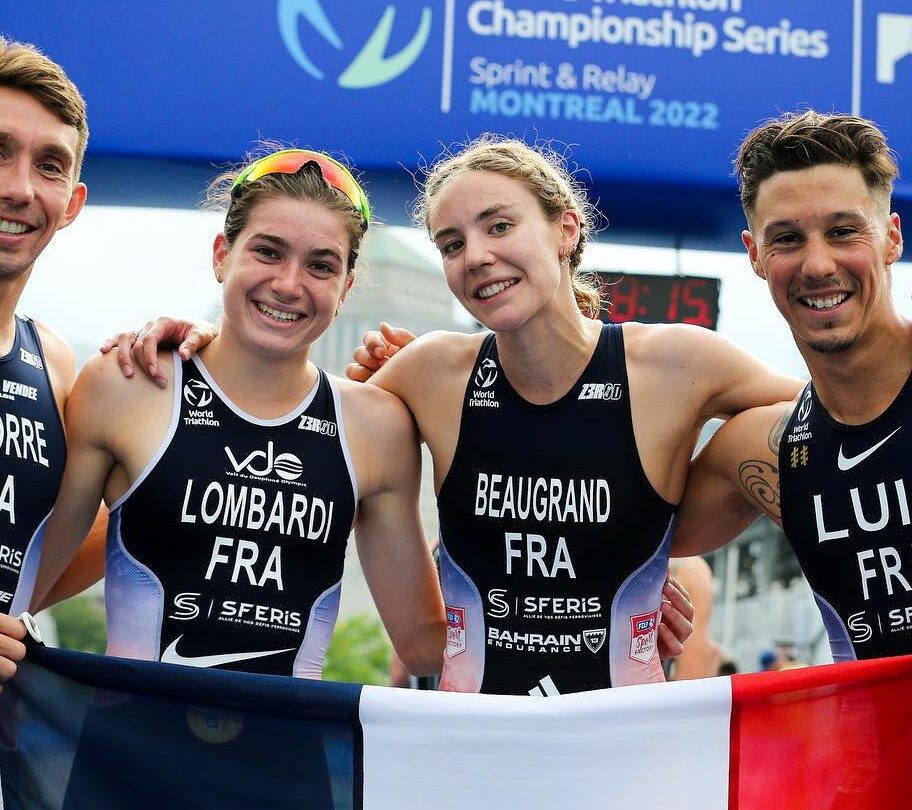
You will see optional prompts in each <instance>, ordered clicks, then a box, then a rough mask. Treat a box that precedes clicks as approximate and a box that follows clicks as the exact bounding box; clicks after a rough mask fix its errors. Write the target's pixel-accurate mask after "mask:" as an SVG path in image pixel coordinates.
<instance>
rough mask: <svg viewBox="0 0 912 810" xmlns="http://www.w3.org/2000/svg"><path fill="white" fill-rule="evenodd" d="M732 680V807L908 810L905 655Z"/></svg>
mask: <svg viewBox="0 0 912 810" xmlns="http://www.w3.org/2000/svg"><path fill="white" fill-rule="evenodd" d="M731 680H732V714H731V748H730V751H731V758H730V761H729V769H730V770H729V810H755V808H756V810H761V808H762V810H879V809H880V808H883V810H901V808H909V807H912V656H902V657H898V658H881V659H877V660H872V661H857V662H851V663H846V664H834V665H831V666H822V667H809V668H806V669H796V670H788V671H785V672H771V673H757V674H753V675H735V676H732V679H731Z"/></svg>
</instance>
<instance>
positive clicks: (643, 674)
mask: <svg viewBox="0 0 912 810" xmlns="http://www.w3.org/2000/svg"><path fill="white" fill-rule="evenodd" d="M438 508H439V511H440V533H441V544H440V569H441V582H442V586H443V593H444V599H445V602H446V611H447V646H446V653H445V658H444V669H443V677H442V680H441V689H449V690H453V691H463V692H487V693H495V694H519V695H527V694H531V695H552V694H558V693H567V692H578V691H582V690H586V689H599V688H602V687H607V686H619V685H624V684H632V683H644V682H650V681H661V680H663V677H664V676H663V673H662V667H661V664H660V662H659V656H658V652H657V644H656V641H657V628H658V623H659V621H660V614H659V607H660V604H661V598H662V596H661V594H662V586H663V584H664V581H665V576H666V572H667V568H668V551H669V547H670V543H671V528H672V524H673V514H674V507H673V506H672V505H671V504H669V503H667V502H666V501H664V500H663V499H662V498H661V497H660V496H659V495H658V494H657V493H656V492H655V490H654V489H653V487H652V485H651V484H650V483H649V481H648V480H647V478H646V475H645V473H644V471H643V467H642V464H641V462H640V458H639V454H638V452H637V448H636V442H635V439H634V433H633V422H632V418H631V413H630V397H629V385H628V380H627V369H626V362H625V356H624V340H623V333H622V329H621V327H620V326H616V325H611V324H606V325H605V326H604V327H603V329H602V333H601V336H600V339H599V341H598V344H597V346H596V349H595V352H594V354H593V356H592V359H591V360H590V362H589V365H588V366H587V368H586V369H585V371H584V372H583V374H582V375H581V376H580V378H579V380H578V381H577V382H576V384H574V385H573V386H572V388H571V389H570V390H569V391H568V392H567V394H566V395H565V396H563V397H561V398H560V399H559V400H557V401H556V402H553V403H551V404H548V405H533V404H531V403H529V402H528V401H526V400H524V399H523V398H522V397H521V396H520V395H519V394H518V393H517V392H516V391H515V390H514V389H513V387H512V386H511V385H510V383H509V381H508V380H507V377H506V375H505V373H504V371H503V369H502V368H501V366H500V363H499V359H498V354H497V343H496V340H495V337H494V335H488V336H487V337H486V338H485V340H484V342H483V344H482V346H481V350H480V352H479V354H478V357H477V359H476V361H475V365H474V367H473V369H472V372H471V375H470V377H469V381H468V385H467V388H466V392H465V397H464V400H463V407H462V417H461V424H460V428H459V439H458V443H457V447H456V452H455V456H454V459H453V463H452V466H451V468H450V470H449V473H448V474H447V477H446V480H445V481H444V483H443V486H442V487H441V490H440V495H439V497H438Z"/></svg>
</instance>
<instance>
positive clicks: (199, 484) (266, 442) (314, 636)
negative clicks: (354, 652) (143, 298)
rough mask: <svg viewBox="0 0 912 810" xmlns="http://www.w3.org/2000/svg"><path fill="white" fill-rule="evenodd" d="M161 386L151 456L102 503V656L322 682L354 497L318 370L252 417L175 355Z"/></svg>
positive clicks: (339, 428)
mask: <svg viewBox="0 0 912 810" xmlns="http://www.w3.org/2000/svg"><path fill="white" fill-rule="evenodd" d="M173 391H174V401H173V408H172V413H171V420H170V424H169V426H168V430H167V433H166V435H165V437H164V439H163V440H162V443H161V445H160V447H159V449H158V451H157V452H156V453H155V455H154V457H153V458H152V459H151V460H150V461H149V463H148V465H147V467H146V469H145V470H143V472H142V473H141V474H140V475H139V476H138V478H137V479H136V481H134V482H133V484H132V486H131V487H130V489H129V490H128V491H127V492H126V493H125V494H124V495H123V497H121V498H120V499H119V500H118V501H117V502H116V503H114V504H112V505H111V511H110V517H109V519H108V538H107V551H106V561H105V577H106V579H105V604H106V610H107V621H108V648H107V653H108V655H116V656H121V657H124V658H139V659H146V660H161V661H165V662H170V663H180V664H189V665H192V666H200V667H222V668H227V669H233V670H241V671H246V672H259V673H267V674H273V675H295V676H298V677H309V678H320V677H321V676H322V666H323V658H324V655H325V652H326V647H327V645H328V643H329V639H330V636H331V635H332V631H333V627H334V625H335V621H336V616H337V613H338V608H339V597H340V593H341V587H342V585H341V580H342V568H343V561H344V556H345V547H346V543H347V540H348V536H349V534H350V532H351V528H352V523H353V520H354V513H355V503H356V502H357V491H356V482H355V476H354V470H353V468H352V462H351V458H350V456H349V452H348V446H347V443H346V439H345V428H344V425H343V423H342V413H341V406H340V400H339V392H338V388H337V387H336V385H335V383H334V382H333V381H332V379H331V378H330V377H328V376H327V375H326V374H325V373H324V372H323V371H322V370H321V371H320V372H319V377H318V380H317V383H316V385H314V387H313V389H312V390H311V391H310V392H309V393H308V395H307V396H306V398H305V399H304V401H302V402H301V403H300V404H299V405H298V406H297V407H296V408H295V409H294V410H292V411H291V412H290V413H288V414H286V415H284V416H281V417H278V418H275V419H258V418H256V417H253V416H251V415H250V414H247V413H245V412H244V411H242V410H241V409H240V408H239V407H237V406H236V405H235V404H234V403H233V402H231V400H230V399H228V397H227V396H226V395H225V394H224V393H223V392H222V391H221V389H220V388H219V385H218V383H217V382H216V381H215V380H214V379H213V378H212V376H211V375H210V374H209V372H208V370H207V369H206V367H205V365H204V363H203V362H202V360H200V359H199V358H196V357H194V358H192V359H191V360H188V361H186V362H181V361H180V359H179V358H178V357H177V355H176V354H175V360H174V388H173Z"/></svg>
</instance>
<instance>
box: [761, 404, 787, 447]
mask: <svg viewBox="0 0 912 810" xmlns="http://www.w3.org/2000/svg"><path fill="white" fill-rule="evenodd" d="M791 415H792V412H791V410H790V409H788V408H786V409H785V410H784V411H783V412H782V416H781V417H779V419H777V420H776V422H775V424H774V425H773V426H772V428H770V432H769V436H768V437H767V444H769V449H770V451H771V452H772V453H773V455H774V456H778V455H779V444H780V443H781V442H782V436H783V435H784V434H785V427H786V425H788V421H789V417H790V416H791Z"/></svg>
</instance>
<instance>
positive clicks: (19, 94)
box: [0, 37, 101, 681]
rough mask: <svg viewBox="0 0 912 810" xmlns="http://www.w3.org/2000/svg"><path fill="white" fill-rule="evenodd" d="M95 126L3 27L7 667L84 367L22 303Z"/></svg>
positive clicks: (2, 444)
mask: <svg viewBox="0 0 912 810" xmlns="http://www.w3.org/2000/svg"><path fill="white" fill-rule="evenodd" d="M88 134H89V132H88V124H87V120H86V107H85V101H84V100H83V98H82V96H81V95H80V93H79V90H78V89H77V88H76V86H75V85H74V84H73V82H72V81H70V79H69V78H68V77H67V75H66V73H65V72H64V70H63V68H61V67H60V66H59V65H57V64H56V63H54V62H53V61H51V60H50V59H48V58H47V57H46V56H44V54H42V53H40V52H39V51H38V50H37V49H36V48H34V47H33V46H31V45H26V44H22V43H18V42H11V41H9V40H6V39H4V38H2V37H0V386H2V388H0V399H2V402H0V409H2V414H0V419H2V423H0V427H2V434H0V630H2V631H3V632H4V633H8V634H9V635H8V636H7V635H0V676H3V675H8V674H10V673H9V669H10V667H12V668H13V669H14V668H15V667H14V665H13V664H12V663H11V661H10V660H7V659H12V661H15V660H20V659H21V658H22V655H23V654H24V648H23V647H22V645H21V644H20V643H19V642H18V641H16V640H15V639H18V638H22V637H23V632H24V631H23V627H22V624H21V622H19V621H17V620H13V619H11V618H10V617H8V616H6V615H2V614H5V613H6V612H7V611H8V610H9V609H10V604H11V601H12V595H13V593H14V592H15V590H16V585H17V583H18V581H19V578H20V575H21V573H22V566H23V561H24V558H25V550H26V547H27V545H28V543H29V540H30V539H31V537H32V535H33V534H34V532H35V530H36V529H37V528H38V526H39V525H40V524H41V522H42V521H43V520H44V518H45V516H46V515H47V514H48V512H50V510H51V507H52V505H53V503H54V500H55V498H56V496H57V490H58V488H59V485H60V479H61V475H62V473H63V467H64V462H65V459H66V439H65V435H64V429H63V420H62V416H63V412H64V404H65V402H66V397H67V395H68V394H69V392H70V389H71V388H72V386H73V381H74V379H75V374H76V361H75V356H74V354H73V350H72V348H71V347H70V346H69V345H68V344H67V343H66V342H65V341H64V340H63V339H62V338H61V337H59V336H58V335H57V334H55V333H54V332H52V331H51V330H50V329H49V328H48V327H47V326H45V325H44V324H42V323H40V322H38V321H35V320H33V319H31V318H24V317H19V316H17V315H16V314H15V309H16V305H17V304H18V302H19V297H20V295H21V294H22V290H23V288H24V287H25V285H26V283H27V282H28V280H29V277H30V275H31V273H32V269H33V268H34V266H35V261H36V260H37V259H38V256H39V255H40V254H41V252H42V251H43V250H44V248H45V247H47V245H48V243H49V242H50V241H51V239H52V238H53V236H54V234H55V233H57V231H58V230H60V229H61V228H65V227H66V226H67V225H69V224H70V223H71V222H72V221H73V220H74V219H75V218H76V217H77V216H78V214H79V212H80V211H81V210H82V208H83V206H84V205H85V200H86V187H85V184H84V183H81V182H79V175H80V170H81V167H82V159H83V156H84V154H85V149H86V142H87V140H88ZM99 528H100V527H99V526H98V525H96V529H95V530H94V531H93V540H94V544H95V546H94V547H95V549H96V551H95V552H94V553H95V555H96V556H97V550H98V549H100V548H101V545H100V544H99V543H98V539H99V536H100V533H99ZM93 566H94V563H93V564H92V565H90V566H89V567H90V568H91V567H93ZM94 578H97V575H96V576H95V577H94ZM89 581H91V579H90V580H89ZM85 584H87V583H86V582H81V583H80V585H81V586H82V587H85ZM75 588H76V590H81V587H79V585H77V586H75ZM10 636H12V638H11V637H10ZM3 679H5V678H3V677H0V681H2V680H3Z"/></svg>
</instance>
